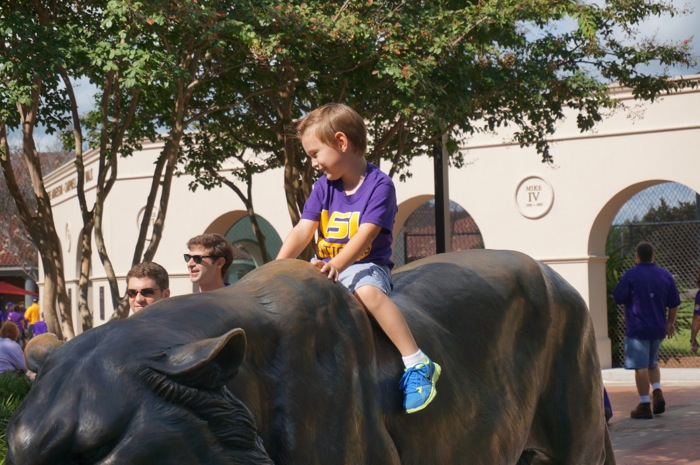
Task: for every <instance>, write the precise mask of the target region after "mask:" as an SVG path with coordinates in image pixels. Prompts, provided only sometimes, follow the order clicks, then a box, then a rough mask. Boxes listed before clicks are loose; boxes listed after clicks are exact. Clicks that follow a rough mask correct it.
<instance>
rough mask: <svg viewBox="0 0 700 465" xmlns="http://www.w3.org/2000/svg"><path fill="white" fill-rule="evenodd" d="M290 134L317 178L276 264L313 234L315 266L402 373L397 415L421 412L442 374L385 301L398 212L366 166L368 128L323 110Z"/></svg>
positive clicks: (378, 175)
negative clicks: (384, 344)
mask: <svg viewBox="0 0 700 465" xmlns="http://www.w3.org/2000/svg"><path fill="white" fill-rule="evenodd" d="M295 129H296V133H297V136H298V137H299V138H300V139H301V144H302V146H303V147H304V150H305V151H306V153H307V155H308V156H309V157H310V158H311V165H312V166H313V168H314V169H316V170H318V171H320V172H321V173H322V176H321V177H320V179H319V180H318V181H317V182H316V183H315V184H314V187H313V190H312V192H311V195H310V196H309V198H308V199H307V201H306V204H305V205H304V210H303V212H302V216H301V220H300V221H299V222H298V223H297V225H296V226H295V227H294V228H293V229H292V231H291V232H290V233H289V235H288V236H287V238H286V239H285V241H284V243H283V244H282V248H281V249H280V251H279V254H278V255H277V259H282V258H297V257H298V256H299V254H301V252H302V251H303V250H304V249H305V248H306V246H307V245H308V244H309V243H310V242H311V240H312V239H313V237H314V235H315V234H316V232H318V240H317V246H316V261H315V262H314V265H315V266H317V267H318V268H319V270H320V272H321V273H324V274H326V275H327V276H328V279H331V280H333V281H335V282H337V281H340V282H341V283H342V284H343V285H345V287H347V288H348V289H349V290H350V291H351V292H352V293H353V294H354V295H355V297H356V298H357V299H358V300H359V302H360V303H361V304H362V306H363V307H364V309H365V310H366V311H368V312H369V313H371V314H372V316H373V317H374V319H375V320H376V321H377V323H378V324H379V326H380V327H381V328H382V330H383V331H384V332H385V333H386V335H387V336H388V337H389V339H390V340H391V341H392V342H393V343H394V345H395V346H396V348H397V349H398V350H399V352H400V353H401V356H402V358H403V362H404V365H405V367H406V370H405V371H404V375H403V376H402V378H401V381H400V383H399V386H400V388H401V389H402V390H403V392H404V409H405V410H406V412H407V413H413V412H417V411H419V410H422V409H423V408H425V407H426V406H427V405H428V404H429V403H430V402H431V401H432V400H433V399H434V397H435V394H436V390H435V383H436V382H437V380H438V377H439V376H440V371H441V368H440V365H438V364H437V363H434V362H433V361H432V360H430V358H428V357H427V356H426V355H425V354H424V353H423V352H422V351H421V350H420V349H419V348H418V346H417V344H416V341H415V339H414V338H413V334H412V333H411V331H410V329H409V328H408V325H407V324H406V320H405V319H404V317H403V315H402V314H401V311H400V310H399V309H398V308H397V307H396V305H395V304H394V303H393V301H392V300H391V299H389V296H388V294H389V292H390V291H391V268H392V267H393V266H394V263H393V262H392V260H391V255H392V251H391V243H392V232H391V231H392V229H393V227H394V220H395V218H396V213H397V211H398V206H397V203H396V190H395V188H394V183H393V182H392V180H391V178H390V177H389V176H387V175H386V174H384V173H382V172H381V171H380V170H379V168H377V167H376V166H375V165H373V164H371V163H369V162H367V160H366V159H365V151H366V150H367V128H366V127H365V123H364V121H363V120H362V117H360V115H359V114H357V112H356V111H355V110H353V109H352V108H350V107H348V106H346V105H342V104H335V103H332V104H327V105H324V106H322V107H320V108H317V109H316V110H314V111H312V112H310V113H309V114H308V115H306V116H305V117H304V118H302V119H301V120H299V121H298V122H297V124H296V128H295Z"/></svg>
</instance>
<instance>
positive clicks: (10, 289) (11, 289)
mask: <svg viewBox="0 0 700 465" xmlns="http://www.w3.org/2000/svg"><path fill="white" fill-rule="evenodd" d="M0 294H12V295H39V294H37V293H35V292H30V291H25V290H24V289H22V288H21V287H17V286H13V285H12V284H10V283H6V282H3V281H0Z"/></svg>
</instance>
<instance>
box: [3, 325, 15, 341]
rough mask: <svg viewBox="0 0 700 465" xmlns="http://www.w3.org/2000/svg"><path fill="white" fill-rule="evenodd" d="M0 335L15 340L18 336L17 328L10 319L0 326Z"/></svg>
mask: <svg viewBox="0 0 700 465" xmlns="http://www.w3.org/2000/svg"><path fill="white" fill-rule="evenodd" d="M0 337H4V338H7V339H10V340H12V341H16V340H17V338H18V337H19V328H18V327H17V325H16V324H15V323H14V322H12V321H6V322H4V323H3V324H2V327H0Z"/></svg>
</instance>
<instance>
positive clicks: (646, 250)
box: [637, 242, 654, 263]
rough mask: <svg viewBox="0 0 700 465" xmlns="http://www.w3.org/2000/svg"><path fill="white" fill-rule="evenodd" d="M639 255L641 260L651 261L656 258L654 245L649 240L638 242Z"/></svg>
mask: <svg viewBox="0 0 700 465" xmlns="http://www.w3.org/2000/svg"><path fill="white" fill-rule="evenodd" d="M637 256H638V257H639V261H640V262H645V263H648V262H651V261H652V260H653V259H654V247H652V245H651V244H650V243H648V242H640V243H639V244H637Z"/></svg>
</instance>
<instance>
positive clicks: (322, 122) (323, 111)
mask: <svg viewBox="0 0 700 465" xmlns="http://www.w3.org/2000/svg"><path fill="white" fill-rule="evenodd" d="M294 127H295V129H296V133H297V137H299V138H301V136H303V135H304V132H306V130H308V129H309V128H313V130H314V131H315V133H316V137H318V139H319V140H320V141H321V142H323V143H324V144H326V145H328V146H330V147H335V146H337V145H338V142H337V141H336V139H335V133H336V132H342V133H343V134H345V135H346V136H347V138H348V140H349V141H350V143H352V146H353V148H354V149H355V150H357V151H358V152H360V153H361V154H362V155H364V154H365V152H366V151H367V126H365V121H364V120H363V119H362V117H361V116H360V115H359V114H358V113H357V112H356V111H355V110H353V109H352V108H350V107H349V106H347V105H343V104H342V103H327V104H325V105H323V106H321V107H318V108H316V109H315V110H313V111H311V112H310V113H309V114H308V115H306V116H304V117H303V118H301V119H300V120H299V121H297V122H296V124H295V125H294Z"/></svg>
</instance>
